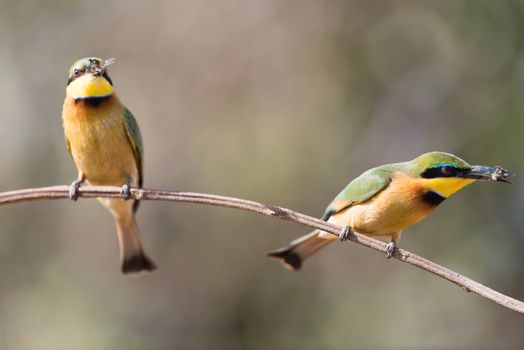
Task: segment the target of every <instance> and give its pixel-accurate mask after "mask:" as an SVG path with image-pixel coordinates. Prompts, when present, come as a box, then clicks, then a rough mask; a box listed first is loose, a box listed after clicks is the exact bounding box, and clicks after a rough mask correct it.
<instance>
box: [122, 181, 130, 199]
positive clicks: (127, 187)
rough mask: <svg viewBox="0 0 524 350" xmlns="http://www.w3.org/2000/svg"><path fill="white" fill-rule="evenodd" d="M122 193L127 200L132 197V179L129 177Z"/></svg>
mask: <svg viewBox="0 0 524 350" xmlns="http://www.w3.org/2000/svg"><path fill="white" fill-rule="evenodd" d="M120 193H121V194H122V195H123V196H124V199H125V200H128V199H131V179H130V178H128V179H127V182H126V183H125V184H123V185H122V188H121V189H120Z"/></svg>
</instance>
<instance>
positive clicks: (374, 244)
mask: <svg viewBox="0 0 524 350" xmlns="http://www.w3.org/2000/svg"><path fill="white" fill-rule="evenodd" d="M131 195H132V197H133V198H134V199H138V200H164V201H175V202H188V203H199V204H207V205H214V206H220V207H228V208H235V209H241V210H246V211H252V212H255V213H259V214H263V215H267V216H273V217H277V218H279V219H282V220H287V221H292V222H296V223H299V224H302V225H305V226H309V227H313V228H317V229H320V230H323V231H326V232H329V233H332V234H334V235H338V234H339V232H340V230H341V229H342V228H341V227H339V226H336V225H333V224H330V223H328V222H325V221H322V220H319V219H316V218H313V217H310V216H307V215H304V214H301V213H297V212H295V211H293V210H290V209H286V208H282V207H278V206H274V205H267V204H262V203H258V202H253V201H249V200H245V199H240V198H234V197H225V196H217V195H213V194H205V193H194V192H180V191H163V190H153V189H145V188H144V189H136V188H133V189H131ZM68 196H69V187H68V186H51V187H41V188H29V189H23V190H18V191H10V192H3V193H0V205H2V204H9V203H15V202H23V201H31V200H42V199H63V198H68ZM79 197H86V198H93V197H113V198H115V197H122V194H121V193H120V188H119V187H98V186H85V187H80V189H79ZM349 239H350V240H351V241H353V242H356V243H359V244H362V245H364V246H366V247H368V248H371V249H375V250H378V251H380V252H384V251H385V249H386V243H384V242H381V241H379V240H376V239H373V238H370V237H367V236H364V235H361V234H358V233H351V234H350V237H349ZM394 257H395V258H396V259H398V260H401V261H403V262H406V263H408V264H411V265H413V266H416V267H418V268H421V269H423V270H426V271H428V272H431V273H433V274H435V275H437V276H439V277H442V278H444V279H446V280H448V281H450V282H452V283H455V284H456V285H458V286H460V287H461V288H462V289H464V290H465V291H467V292H473V293H475V294H478V295H480V296H482V297H484V298H486V299H489V300H491V301H494V302H495V303H497V304H500V305H502V306H504V307H506V308H508V309H510V310H513V311H516V312H519V313H521V314H524V303H523V302H521V301H519V300H516V299H513V298H511V297H508V296H506V295H504V294H502V293H499V292H497V291H495V290H493V289H491V288H488V287H486V286H484V285H482V284H480V283H478V282H475V281H473V280H471V279H469V278H467V277H465V276H462V275H461V274H459V273H457V272H454V271H451V270H449V269H447V268H445V267H443V266H440V265H438V264H436V263H434V262H432V261H429V260H426V259H424V258H422V257H420V256H418V255H416V254H413V253H410V252H408V251H406V250H404V249H397V250H396V252H395V254H394Z"/></svg>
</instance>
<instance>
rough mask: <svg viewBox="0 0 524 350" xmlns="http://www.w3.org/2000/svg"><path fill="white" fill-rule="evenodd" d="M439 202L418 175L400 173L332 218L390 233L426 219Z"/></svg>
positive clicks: (377, 232) (359, 228) (366, 229)
mask: <svg viewBox="0 0 524 350" xmlns="http://www.w3.org/2000/svg"><path fill="white" fill-rule="evenodd" d="M430 200H433V203H431V201H430ZM437 205H438V203H437V200H436V198H433V197H431V196H429V198H428V189H427V188H426V187H424V186H423V185H422V184H421V183H419V182H418V181H417V179H413V178H411V177H408V176H402V175H400V176H397V177H395V178H393V179H392V181H391V183H390V184H389V185H388V186H387V187H386V188H385V189H384V190H382V191H381V192H379V193H378V194H376V195H375V196H374V197H373V198H371V199H370V200H368V201H366V202H364V203H361V204H356V205H353V206H351V207H349V208H347V209H345V210H343V211H341V212H340V213H337V214H336V218H334V220H330V221H333V222H336V223H338V224H341V225H350V226H351V227H352V228H353V229H354V230H355V231H357V232H360V233H363V234H368V235H376V236H382V235H384V236H389V235H392V234H394V233H396V232H400V231H402V230H403V229H404V228H406V227H408V226H411V225H413V224H415V223H417V222H419V221H420V220H422V219H424V218H425V217H426V216H428V215H429V214H431V213H432V212H433V210H434V209H435V208H436V207H437Z"/></svg>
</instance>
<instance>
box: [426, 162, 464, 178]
mask: <svg viewBox="0 0 524 350" xmlns="http://www.w3.org/2000/svg"><path fill="white" fill-rule="evenodd" d="M448 167H449V168H451V169H444V168H448ZM466 171H468V169H465V168H456V167H454V166H452V165H442V166H438V167H434V168H428V169H426V170H424V172H423V173H422V174H420V176H421V177H422V178H424V179H433V178H436V177H454V176H457V175H458V174H460V173H463V172H466Z"/></svg>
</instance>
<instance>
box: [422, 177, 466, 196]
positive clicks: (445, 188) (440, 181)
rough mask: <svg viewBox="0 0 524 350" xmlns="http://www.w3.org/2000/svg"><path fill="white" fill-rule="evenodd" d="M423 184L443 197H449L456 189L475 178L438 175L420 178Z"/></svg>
mask: <svg viewBox="0 0 524 350" xmlns="http://www.w3.org/2000/svg"><path fill="white" fill-rule="evenodd" d="M422 181H423V182H424V184H425V186H426V187H427V188H428V189H430V190H432V191H434V192H437V193H438V194H440V195H441V196H444V197H446V198H447V197H449V196H451V195H452V194H453V193H455V192H457V191H458V190H460V189H462V188H464V187H466V186H467V185H469V184H472V183H473V182H475V181H476V180H475V179H458V178H453V177H444V178H443V177H438V178H434V179H424V180H422Z"/></svg>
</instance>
